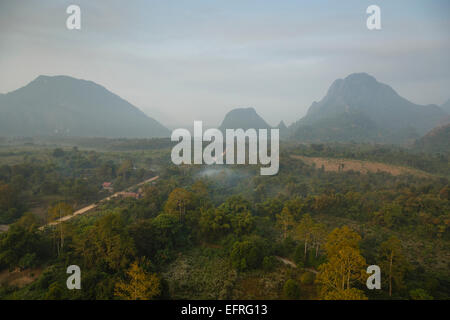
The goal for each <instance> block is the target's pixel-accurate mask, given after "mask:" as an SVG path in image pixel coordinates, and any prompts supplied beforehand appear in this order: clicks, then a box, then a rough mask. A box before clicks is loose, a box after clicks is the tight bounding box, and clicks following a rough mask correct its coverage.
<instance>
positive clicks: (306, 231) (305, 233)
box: [297, 213, 314, 259]
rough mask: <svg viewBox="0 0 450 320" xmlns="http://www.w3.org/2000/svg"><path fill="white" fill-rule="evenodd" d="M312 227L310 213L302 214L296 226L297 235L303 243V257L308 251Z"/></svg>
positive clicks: (312, 222)
mask: <svg viewBox="0 0 450 320" xmlns="http://www.w3.org/2000/svg"><path fill="white" fill-rule="evenodd" d="M313 229H314V221H313V219H312V218H311V215H310V214H308V213H306V214H304V215H303V216H302V218H301V220H300V223H299V224H298V226H297V236H298V238H299V239H300V240H302V241H303V242H304V244H305V259H306V254H307V252H308V244H309V243H310V242H311V240H312V235H313Z"/></svg>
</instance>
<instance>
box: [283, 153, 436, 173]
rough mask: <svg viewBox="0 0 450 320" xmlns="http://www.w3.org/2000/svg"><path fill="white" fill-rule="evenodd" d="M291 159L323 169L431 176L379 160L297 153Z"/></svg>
mask: <svg viewBox="0 0 450 320" xmlns="http://www.w3.org/2000/svg"><path fill="white" fill-rule="evenodd" d="M291 157H292V158H293V159H299V160H302V161H303V162H305V163H306V164H308V165H315V167H316V168H322V166H323V168H324V170H325V171H332V172H341V171H356V172H361V173H364V174H367V173H368V172H371V173H376V172H386V173H389V174H391V175H393V176H399V175H403V174H410V175H415V176H418V177H423V178H426V177H431V175H430V174H429V173H426V172H424V171H420V170H417V169H412V168H407V167H402V166H396V165H390V164H385V163H381V162H372V161H365V160H349V159H333V158H320V157H305V156H298V155H291Z"/></svg>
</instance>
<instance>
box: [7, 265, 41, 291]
mask: <svg viewBox="0 0 450 320" xmlns="http://www.w3.org/2000/svg"><path fill="white" fill-rule="evenodd" d="M41 273H42V268H35V269H27V270H23V271H12V272H9V271H8V270H4V271H2V272H0V285H2V284H6V285H8V286H13V287H18V288H22V287H24V286H26V285H27V284H30V283H32V282H33V281H34V280H36V279H37V278H38V277H39V276H40V275H41Z"/></svg>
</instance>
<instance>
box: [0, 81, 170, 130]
mask: <svg viewBox="0 0 450 320" xmlns="http://www.w3.org/2000/svg"><path fill="white" fill-rule="evenodd" d="M54 135H59V136H61V135H62V136H79V137H115V138H118V137H124V138H151V137H168V136H170V131H169V130H168V129H167V128H165V127H164V126H163V125H162V124H160V123H159V122H158V121H156V120H154V119H152V118H150V117H148V116H147V115H146V114H145V113H143V112H142V111H141V110H139V109H138V108H136V107H135V106H133V105H132V104H130V103H129V102H127V101H125V100H124V99H122V98H120V97H119V96H117V95H116V94H114V93H112V92H110V91H108V90H107V89H106V88H104V87H102V86H101V85H98V84H96V83H94V82H92V81H86V80H80V79H75V78H72V77H68V76H39V77H37V78H36V79H35V80H33V81H31V82H30V83H29V84H27V85H26V86H24V87H22V88H20V89H17V90H15V91H12V92H10V93H7V94H2V95H0V136H54Z"/></svg>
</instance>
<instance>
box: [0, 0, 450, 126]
mask: <svg viewBox="0 0 450 320" xmlns="http://www.w3.org/2000/svg"><path fill="white" fill-rule="evenodd" d="M70 4H77V5H79V6H80V7H81V30H79V31H70V30H67V29H66V18H67V16H68V15H67V14H66V12H65V11H66V8H67V6H68V5H70ZM371 4H377V5H379V6H380V7H381V23H382V30H379V31H369V30H368V29H367V28H366V18H367V16H368V15H367V14H366V8H367V7H368V6H369V5H371ZM449 13H450V1H447V0H442V1H437V0H436V1H433V0H428V1H425V0H423V1H414V0H405V1H400V0H396V1H392V0H389V1H381V0H371V1H365V0H357V1H337V0H336V1H320V0H315V1H287V0H271V1H264V0H252V1H249V0H220V1H219V0H216V1H214V0H201V1H200V0H183V1H176V0H160V1H148V0H146V1H112V0H108V1H93V0H89V1H75V0H73V1H55V0H52V1H44V0H36V1H16V0H0V92H1V93H6V92H9V91H12V90H15V89H17V88H19V87H21V86H24V85H25V84H27V83H28V82H30V81H31V80H33V79H34V78H36V77H37V76H38V75H40V74H45V75H60V74H62V75H69V76H73V77H76V78H81V79H87V80H92V81H94V82H97V83H99V84H101V85H103V86H105V87H106V88H107V89H109V90H111V91H112V92H114V93H116V94H118V95H119V96H121V97H122V98H124V99H126V100H128V101H129V102H131V103H132V104H134V105H135V106H137V107H138V108H140V109H141V110H143V111H144V112H146V113H147V114H148V115H150V116H152V117H154V118H155V119H157V120H159V121H160V122H162V123H163V124H164V125H166V126H168V127H174V126H187V125H192V122H193V121H194V120H203V121H204V122H205V124H206V125H209V126H218V125H219V124H220V121H221V120H222V119H223V117H224V115H225V113H226V112H228V111H229V110H230V109H232V108H235V107H248V106H252V107H254V108H255V109H256V110H257V112H258V113H259V114H260V115H261V116H262V117H263V118H265V119H266V120H267V121H268V122H269V123H270V124H272V125H276V124H277V123H278V122H279V121H280V120H284V121H285V122H286V123H287V124H289V123H291V122H293V121H295V120H298V119H299V118H300V117H301V116H303V115H304V114H305V112H306V110H307V108H308V107H309V106H310V105H311V103H312V102H313V101H314V100H320V99H321V98H322V97H323V96H324V95H325V93H326V90H327V89H328V87H329V86H330V84H331V83H332V82H333V81H334V80H335V79H337V78H343V77H346V76H347V75H348V74H350V73H353V72H368V73H370V74H371V75H373V76H375V77H376V78H377V79H378V80H379V81H381V82H384V83H387V84H389V85H391V86H392V87H393V88H394V89H395V90H396V91H397V92H398V93H399V94H400V95H402V96H404V97H405V98H407V99H409V100H411V101H412V102H415V103H420V104H430V103H435V104H442V103H443V102H444V101H446V100H448V99H450V16H449Z"/></svg>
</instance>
